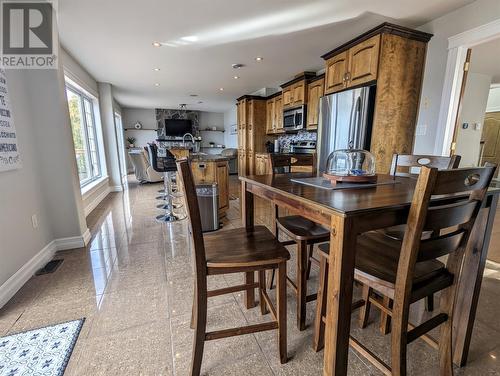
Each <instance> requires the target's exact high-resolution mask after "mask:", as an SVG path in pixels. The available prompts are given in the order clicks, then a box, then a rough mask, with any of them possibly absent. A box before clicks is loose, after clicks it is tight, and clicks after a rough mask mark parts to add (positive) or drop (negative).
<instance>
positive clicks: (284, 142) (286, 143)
mask: <svg viewBox="0 0 500 376" xmlns="http://www.w3.org/2000/svg"><path fill="white" fill-rule="evenodd" d="M278 140H279V143H280V149H289V148H290V144H291V143H292V142H297V141H316V132H306V131H301V132H298V133H295V134H285V135H283V136H279V137H278Z"/></svg>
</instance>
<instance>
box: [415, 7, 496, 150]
mask: <svg viewBox="0 0 500 376" xmlns="http://www.w3.org/2000/svg"><path fill="white" fill-rule="evenodd" d="M498 18H500V1H498V0H477V1H475V2H474V3H472V4H469V5H467V6H465V7H462V8H459V9H457V10H455V11H454V12H451V13H448V14H446V15H444V16H442V17H440V18H438V19H435V20H433V21H431V22H429V23H427V24H425V25H423V26H421V27H420V28H419V29H421V30H423V31H426V32H429V33H433V34H434V36H433V38H432V39H431V40H430V42H429V45H428V50H427V60H426V67H425V74H424V80H423V88H422V97H421V101H420V110H419V116H418V123H417V132H416V137H415V146H414V153H418V154H426V153H430V154H433V153H435V154H441V149H442V142H443V141H442V138H440V137H438V136H439V134H438V133H439V131H438V126H444V124H438V119H439V111H440V106H441V95H442V92H443V84H444V76H445V70H446V62H447V56H448V38H449V37H451V36H453V35H456V34H459V33H461V32H464V31H467V30H470V29H473V28H475V27H478V26H480V25H483V24H486V23H488V22H491V21H494V20H496V19H498Z"/></svg>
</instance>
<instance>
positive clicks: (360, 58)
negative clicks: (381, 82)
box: [347, 35, 380, 86]
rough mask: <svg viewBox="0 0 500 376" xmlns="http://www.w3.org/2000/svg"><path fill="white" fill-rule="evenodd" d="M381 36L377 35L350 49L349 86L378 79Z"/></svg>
mask: <svg viewBox="0 0 500 376" xmlns="http://www.w3.org/2000/svg"><path fill="white" fill-rule="evenodd" d="M379 50H380V35H375V36H374V37H371V38H370V39H367V40H365V41H364V42H361V43H359V44H357V45H356V46H354V47H352V48H351V49H349V51H348V52H349V56H348V61H349V70H348V77H347V79H348V86H356V85H360V84H363V83H365V82H369V81H373V80H376V79H377V68H378V55H379Z"/></svg>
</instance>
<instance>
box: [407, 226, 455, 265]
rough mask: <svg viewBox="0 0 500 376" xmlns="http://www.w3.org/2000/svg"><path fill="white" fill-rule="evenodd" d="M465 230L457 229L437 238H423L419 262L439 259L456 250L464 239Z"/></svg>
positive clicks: (418, 257)
mask: <svg viewBox="0 0 500 376" xmlns="http://www.w3.org/2000/svg"><path fill="white" fill-rule="evenodd" d="M464 233H465V230H457V231H454V232H451V233H449V234H446V235H442V236H439V237H436V238H431V239H426V240H422V242H421V243H420V250H419V253H418V256H417V262H422V261H428V260H433V259H437V258H438V257H442V256H445V255H447V254H449V253H451V252H453V251H455V250H456V249H457V248H458V247H459V245H460V242H461V241H462V238H463V236H464Z"/></svg>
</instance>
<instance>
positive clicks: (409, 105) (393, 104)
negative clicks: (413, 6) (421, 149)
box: [322, 23, 432, 174]
mask: <svg viewBox="0 0 500 376" xmlns="http://www.w3.org/2000/svg"><path fill="white" fill-rule="evenodd" d="M431 37H432V35H431V34H428V33H424V32H421V31H418V30H412V29H408V28H406V27H402V26H398V25H394V24H390V23H383V24H381V25H379V26H377V27H376V28H373V29H372V30H369V31H367V32H366V33H364V34H362V35H360V36H359V37H357V38H355V39H353V40H351V41H349V42H347V43H344V44H342V45H341V46H340V47H337V48H335V49H334V50H332V51H330V52H328V53H326V54H325V55H323V56H322V57H323V59H325V95H327V94H330V93H334V92H338V91H341V90H345V89H349V88H352V87H359V86H361V85H362V84H369V83H370V84H371V83H373V84H375V85H376V92H375V95H374V99H373V100H374V103H373V105H374V107H375V108H374V116H373V122H372V132H371V140H370V152H371V153H372V154H373V155H374V156H375V161H376V164H375V165H376V171H377V172H378V173H382V174H385V173H388V172H389V170H390V166H391V161H392V155H393V154H394V153H399V154H411V153H412V151H413V139H414V135H415V126H416V121H417V113H418V104H419V98H420V90H421V87H422V76H423V72H424V66H425V55H426V50H427V42H428V41H429V40H430V38H431Z"/></svg>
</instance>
